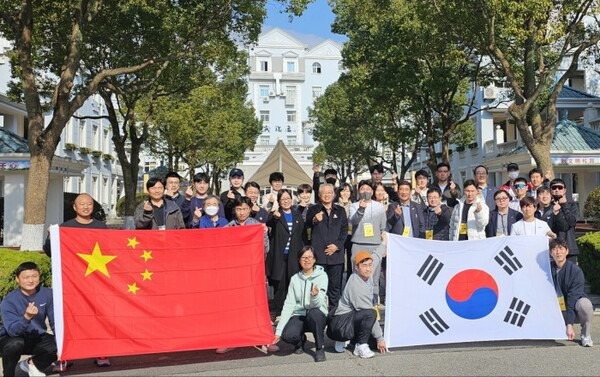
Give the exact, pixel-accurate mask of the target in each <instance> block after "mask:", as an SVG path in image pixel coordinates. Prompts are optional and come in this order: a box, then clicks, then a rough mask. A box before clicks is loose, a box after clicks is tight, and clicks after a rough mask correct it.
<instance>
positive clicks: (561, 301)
mask: <svg viewBox="0 0 600 377" xmlns="http://www.w3.org/2000/svg"><path fill="white" fill-rule="evenodd" d="M558 306H560V310H561V311H563V312H564V311H566V310H567V305H565V298H564V297H558Z"/></svg>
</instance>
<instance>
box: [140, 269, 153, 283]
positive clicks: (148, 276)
mask: <svg viewBox="0 0 600 377" xmlns="http://www.w3.org/2000/svg"><path fill="white" fill-rule="evenodd" d="M152 274H154V272H150V271H148V269H147V268H146V271H144V272H141V273H140V275H142V277H143V278H144V279H142V280H152Z"/></svg>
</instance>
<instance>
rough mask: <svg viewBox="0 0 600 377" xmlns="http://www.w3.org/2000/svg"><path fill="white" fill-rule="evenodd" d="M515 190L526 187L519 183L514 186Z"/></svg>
mask: <svg viewBox="0 0 600 377" xmlns="http://www.w3.org/2000/svg"><path fill="white" fill-rule="evenodd" d="M515 187H516V188H520V189H524V188H525V187H526V185H524V184H522V183H519V184H518V185H515Z"/></svg>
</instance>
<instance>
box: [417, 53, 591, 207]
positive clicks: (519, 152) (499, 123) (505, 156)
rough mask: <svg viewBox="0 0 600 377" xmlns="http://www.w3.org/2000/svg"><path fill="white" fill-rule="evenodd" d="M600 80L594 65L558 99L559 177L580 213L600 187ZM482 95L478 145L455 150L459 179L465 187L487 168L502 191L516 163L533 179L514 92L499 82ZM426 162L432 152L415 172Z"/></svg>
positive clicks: (555, 158) (554, 153)
mask: <svg viewBox="0 0 600 377" xmlns="http://www.w3.org/2000/svg"><path fill="white" fill-rule="evenodd" d="M565 64H566V63H565ZM580 66H583V65H580ZM596 69H597V67H596ZM599 81H600V75H599V74H598V73H597V72H596V71H595V70H594V69H593V66H588V67H587V68H586V69H581V70H579V71H577V73H576V74H575V75H574V77H573V78H571V79H570V80H569V81H568V82H567V84H568V85H567V86H565V87H564V89H563V90H562V92H561V93H560V95H559V98H558V101H557V111H558V113H559V119H560V120H559V122H558V124H557V126H556V129H555V137H554V142H553V145H552V148H551V152H550V153H551V160H552V164H553V166H554V173H555V176H556V177H559V178H562V179H563V180H564V181H565V182H566V184H567V189H568V195H570V196H571V198H572V199H573V200H574V201H576V202H579V207H580V212H581V211H582V210H583V205H584V203H585V200H586V198H587V196H588V194H589V192H590V191H591V190H593V189H594V188H595V187H597V186H599V185H600V97H599V96H598V95H600V86H599V85H598V82H599ZM476 91H477V98H476V103H475V106H476V107H477V108H486V110H484V111H481V112H479V113H478V114H476V115H475V116H474V117H473V119H472V120H473V123H474V125H475V129H476V131H477V139H476V142H474V143H472V144H471V145H470V146H469V147H467V148H457V147H456V146H451V147H450V148H451V149H452V151H451V152H452V153H451V155H450V166H451V169H452V173H453V177H454V179H455V180H456V181H457V182H459V183H460V184H461V186H462V182H464V181H465V180H466V179H470V178H473V171H472V170H473V168H474V167H475V166H477V165H479V164H483V165H485V166H487V167H488V169H489V180H488V181H489V183H491V184H493V185H495V186H497V187H499V186H501V185H503V184H504V183H505V182H506V181H507V180H508V177H507V172H506V166H507V165H508V163H510V162H515V163H517V164H518V165H519V168H520V175H521V176H523V177H526V178H527V174H528V172H529V170H531V169H532V168H534V167H536V164H535V160H534V159H533V158H532V157H531V155H530V153H529V152H528V150H527V148H526V147H525V145H524V143H523V141H522V140H521V137H520V135H519V132H518V130H517V129H516V126H515V124H514V122H513V120H512V118H511V116H510V114H509V113H508V105H510V102H508V101H506V100H507V99H510V98H511V95H512V94H511V93H512V92H511V90H510V89H509V88H505V87H502V84H501V83H497V84H496V85H493V86H489V87H487V88H482V87H478V88H477V89H476ZM503 101H506V102H503ZM438 151H439V150H438ZM426 159H427V153H426V151H421V153H420V154H419V156H418V158H417V161H416V162H415V164H414V165H413V166H412V169H413V170H418V169H421V168H426V165H425V162H426Z"/></svg>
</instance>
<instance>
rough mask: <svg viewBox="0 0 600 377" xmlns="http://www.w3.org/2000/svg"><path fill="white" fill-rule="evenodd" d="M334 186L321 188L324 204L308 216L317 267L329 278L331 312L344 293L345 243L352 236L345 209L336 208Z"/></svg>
mask: <svg viewBox="0 0 600 377" xmlns="http://www.w3.org/2000/svg"><path fill="white" fill-rule="evenodd" d="M334 196H335V193H334V190H333V185H331V184H328V183H327V184H324V185H321V187H319V199H320V200H321V203H318V204H315V205H314V206H312V207H310V208H309V209H308V212H307V213H306V231H307V236H308V238H309V239H310V241H311V245H312V247H313V249H314V250H315V255H316V256H317V261H318V262H317V263H318V264H319V265H321V266H323V268H324V269H325V271H326V272H327V277H328V278H329V287H328V288H327V297H329V308H330V309H331V308H333V307H334V306H335V305H337V303H338V301H339V299H340V296H341V293H342V277H343V272H344V242H345V241H346V236H347V235H348V217H347V216H346V211H345V210H344V208H343V207H340V206H339V205H337V204H333V198H334Z"/></svg>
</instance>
